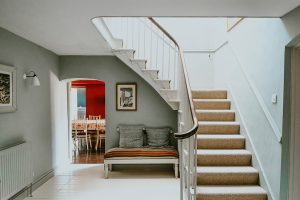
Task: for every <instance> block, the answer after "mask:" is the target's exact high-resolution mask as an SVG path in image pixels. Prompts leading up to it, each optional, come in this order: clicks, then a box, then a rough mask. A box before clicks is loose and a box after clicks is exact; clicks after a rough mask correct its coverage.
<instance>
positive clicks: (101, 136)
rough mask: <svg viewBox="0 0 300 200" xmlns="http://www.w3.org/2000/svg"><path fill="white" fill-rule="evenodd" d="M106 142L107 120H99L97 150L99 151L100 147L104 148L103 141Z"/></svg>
mask: <svg viewBox="0 0 300 200" xmlns="http://www.w3.org/2000/svg"><path fill="white" fill-rule="evenodd" d="M103 139H104V140H105V119H101V118H100V119H98V120H97V140H96V146H95V150H96V151H97V150H98V147H100V149H101V147H102V140H103Z"/></svg>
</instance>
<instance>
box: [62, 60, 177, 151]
mask: <svg viewBox="0 0 300 200" xmlns="http://www.w3.org/2000/svg"><path fill="white" fill-rule="evenodd" d="M60 67H61V68H60V80H71V79H80V78H82V79H97V80H102V81H104V82H105V87H106V88H105V91H106V92H105V93H106V96H105V102H106V103H105V111H106V116H105V118H106V133H107V134H106V140H105V149H106V150H107V149H110V148H113V147H117V146H118V145H119V140H118V138H119V136H118V133H117V130H116V127H117V125H118V124H121V123H125V124H145V125H146V126H170V127H172V128H173V130H174V131H177V111H174V110H173V109H172V108H171V107H169V105H168V104H167V103H166V102H165V101H164V100H163V99H162V98H161V97H160V95H159V94H158V93H157V92H156V91H155V90H154V89H153V88H152V87H151V86H150V85H149V84H148V83H147V82H146V81H145V80H144V79H142V78H141V77H140V76H139V75H137V74H136V73H135V72H134V71H133V70H131V69H130V68H129V67H128V66H126V65H125V64H124V63H123V62H122V61H120V60H119V59H118V58H117V57H115V56H61V57H60ZM119 82H136V83H137V111H134V112H124V111H116V96H115V95H116V83H119Z"/></svg>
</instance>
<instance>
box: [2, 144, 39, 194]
mask: <svg viewBox="0 0 300 200" xmlns="http://www.w3.org/2000/svg"><path fill="white" fill-rule="evenodd" d="M31 163H32V159H31V147H30V145H29V144H28V143H22V144H19V145H16V146H13V147H10V148H6V149H3V150H0V181H1V182H0V200H6V199H9V198H10V197H12V196H14V195H15V194H16V193H18V192H19V191H21V190H23V189H24V188H27V186H29V185H31V183H32V181H33V172H32V165H31Z"/></svg>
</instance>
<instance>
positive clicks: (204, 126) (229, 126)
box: [197, 121, 240, 134]
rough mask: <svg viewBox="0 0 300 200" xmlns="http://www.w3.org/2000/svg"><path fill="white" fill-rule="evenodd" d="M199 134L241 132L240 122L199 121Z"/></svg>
mask: <svg viewBox="0 0 300 200" xmlns="http://www.w3.org/2000/svg"><path fill="white" fill-rule="evenodd" d="M198 125H199V127H198V130H197V133H198V134H239V133H240V124H239V122H223V121H221V122H219V121H213V122H212V121H199V122H198Z"/></svg>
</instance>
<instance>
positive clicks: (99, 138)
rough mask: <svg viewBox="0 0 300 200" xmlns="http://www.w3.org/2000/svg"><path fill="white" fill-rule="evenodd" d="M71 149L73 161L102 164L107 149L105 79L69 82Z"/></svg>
mask: <svg viewBox="0 0 300 200" xmlns="http://www.w3.org/2000/svg"><path fill="white" fill-rule="evenodd" d="M68 88H69V91H68V94H69V98H68V105H69V127H70V137H69V138H70V142H69V144H70V152H71V155H72V156H71V158H72V159H71V162H72V163H73V164H96V163H103V156H104V151H105V150H104V149H105V129H106V120H105V82H104V81H100V80H87V79H79V80H73V81H70V82H69V87H68Z"/></svg>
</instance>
